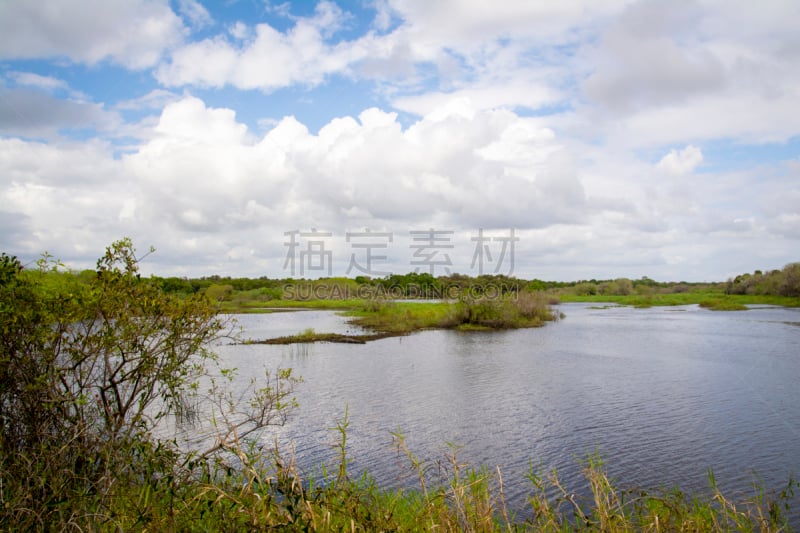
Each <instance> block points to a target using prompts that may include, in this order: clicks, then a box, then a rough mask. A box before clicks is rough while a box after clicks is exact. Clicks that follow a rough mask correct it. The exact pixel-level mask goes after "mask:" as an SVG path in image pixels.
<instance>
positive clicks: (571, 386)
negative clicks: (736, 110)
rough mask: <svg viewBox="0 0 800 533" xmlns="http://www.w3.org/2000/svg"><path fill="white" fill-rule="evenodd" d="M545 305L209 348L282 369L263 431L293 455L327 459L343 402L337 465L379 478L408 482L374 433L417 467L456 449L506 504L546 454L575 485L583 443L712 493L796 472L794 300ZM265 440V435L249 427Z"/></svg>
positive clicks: (235, 360)
mask: <svg viewBox="0 0 800 533" xmlns="http://www.w3.org/2000/svg"><path fill="white" fill-rule="evenodd" d="M596 307H597V306H596V304H594V305H589V304H562V305H560V306H558V308H559V309H560V310H561V311H562V312H563V313H564V314H565V315H566V317H565V318H564V319H563V320H561V321H558V322H554V323H548V324H547V325H546V326H545V327H542V328H536V329H524V330H511V331H498V332H468V333H467V332H464V333H462V332H457V331H447V330H439V331H424V332H418V333H416V334H412V335H409V336H406V337H395V338H387V339H382V340H379V341H374V342H371V343H368V344H365V345H351V344H330V343H321V344H313V345H288V346H286V345H284V346H281V345H235V346H221V347H220V348H219V353H220V355H221V358H222V362H223V364H224V365H227V366H232V367H237V368H238V369H239V376H240V379H243V380H244V379H249V377H250V376H251V375H256V374H260V373H261V371H262V369H263V368H272V369H274V368H276V367H284V368H286V367H291V368H293V369H294V370H295V372H296V373H297V374H299V375H301V376H302V377H303V379H304V382H303V383H302V384H300V385H299V386H298V388H297V390H296V397H297V401H298V402H299V407H298V408H297V409H296V410H295V411H294V412H293V414H292V416H291V418H290V420H289V422H288V423H287V425H286V426H284V427H282V428H280V429H279V430H278V437H279V440H280V442H282V443H283V445H284V446H287V445H288V444H287V443H289V442H290V441H291V442H293V443H294V447H295V453H296V457H297V461H298V464H299V465H301V466H302V467H303V468H304V469H305V470H306V471H307V472H309V473H311V472H313V470H314V465H319V464H320V463H323V462H328V463H330V464H335V463H333V460H334V459H335V457H336V450H335V449H334V445H335V444H336V442H337V435H336V432H334V431H331V430H330V429H329V428H331V427H335V426H336V423H337V421H338V420H341V419H342V418H343V416H344V414H345V410H346V409H347V410H348V413H349V423H350V426H349V431H348V441H347V445H348V453H349V455H350V458H351V459H352V460H353V462H352V463H351V464H350V466H349V468H350V472H351V473H354V474H357V473H359V472H362V471H364V470H367V471H369V472H370V474H371V475H372V476H373V477H374V478H375V479H376V481H377V483H378V484H379V485H381V486H387V487H388V486H399V485H403V484H411V485H412V486H413V483H411V481H410V480H411V477H409V472H408V462H407V461H405V460H403V459H402V458H399V457H398V454H397V452H396V450H395V448H394V447H393V445H392V436H391V432H392V431H397V430H400V431H402V432H403V433H404V434H405V435H406V437H407V443H408V445H409V447H410V448H411V450H412V451H413V452H414V454H415V455H417V456H418V457H419V458H422V459H424V460H426V461H428V462H429V464H431V465H435V464H436V462H437V461H439V460H441V459H443V458H444V457H445V455H446V454H447V452H448V450H449V447H448V444H447V443H452V444H454V445H457V446H458V447H459V451H458V458H459V459H460V460H461V461H464V462H467V463H470V464H473V465H485V466H487V467H489V468H490V469H494V468H495V467H498V466H499V467H500V469H501V471H502V473H503V479H504V482H505V491H506V496H507V498H508V500H509V502H510V504H511V506H512V508H515V509H518V510H519V509H523V508H524V495H525V494H526V492H528V489H529V487H530V486H529V484H528V482H527V481H526V480H525V474H526V473H527V472H528V469H529V467H530V466H533V467H534V468H536V469H543V470H544V471H549V470H551V469H553V468H557V469H558V472H559V477H560V479H561V480H562V482H563V483H564V485H565V486H567V488H570V489H571V490H576V491H578V492H581V490H582V489H581V487H582V486H584V485H585V484H584V483H582V478H581V475H580V464H579V461H580V460H581V459H583V458H585V457H586V455H587V453H591V452H598V453H599V454H600V455H601V456H602V457H603V458H604V459H605V460H606V461H607V464H608V471H609V473H610V474H611V476H612V477H613V478H614V479H615V480H616V481H617V484H618V485H619V486H621V487H624V488H648V489H652V488H658V487H673V486H680V488H681V489H683V490H684V491H685V492H687V493H692V492H697V493H706V492H707V491H708V486H709V485H708V474H707V473H708V470H709V469H712V470H713V472H714V474H715V476H716V479H717V481H718V483H719V486H720V487H721V488H722V489H723V492H724V493H726V495H728V496H731V497H733V498H734V499H736V498H737V497H741V496H742V495H744V494H748V495H749V494H752V490H751V489H752V486H753V484H754V483H755V484H759V485H762V486H764V487H766V488H767V489H768V490H780V489H782V488H783V487H785V485H786V483H787V482H788V481H789V476H790V475H792V474H800V310H798V309H784V308H777V307H756V308H752V309H750V310H748V311H742V312H714V311H708V310H705V309H702V308H699V307H697V306H679V307H654V308H650V309H634V308H630V307H608V308H603V309H599V308H596ZM236 318H237V320H238V321H239V324H240V325H241V326H242V328H243V332H244V335H245V336H246V337H250V338H266V337H276V336H280V335H286V334H291V333H298V332H301V331H303V330H305V329H307V328H314V330H315V331H317V332H338V333H345V332H348V331H350V332H354V331H355V330H356V329H357V328H354V327H353V326H350V325H348V324H347V323H346V321H345V319H344V318H342V317H340V316H338V315H336V314H335V313H333V312H328V311H301V312H292V313H274V314H265V315H239V316H237V317H236ZM265 438H267V439H268V440H269V439H271V438H272V437H270V436H267V437H265Z"/></svg>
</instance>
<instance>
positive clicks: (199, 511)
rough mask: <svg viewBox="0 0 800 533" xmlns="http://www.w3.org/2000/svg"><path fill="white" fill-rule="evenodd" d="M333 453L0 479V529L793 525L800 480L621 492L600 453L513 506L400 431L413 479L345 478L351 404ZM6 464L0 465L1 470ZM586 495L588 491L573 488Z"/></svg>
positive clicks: (499, 488) (241, 456) (227, 457)
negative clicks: (60, 496)
mask: <svg viewBox="0 0 800 533" xmlns="http://www.w3.org/2000/svg"><path fill="white" fill-rule="evenodd" d="M334 430H335V431H336V433H337V434H338V435H339V439H338V443H337V445H336V448H337V451H338V453H337V456H336V458H335V460H334V462H333V463H332V464H329V465H323V468H322V469H321V471H322V473H321V475H320V476H319V477H317V478H313V477H309V476H306V475H304V474H303V471H302V469H301V468H299V467H298V465H297V463H296V461H295V456H294V450H293V449H290V450H289V451H288V452H286V453H284V452H282V451H280V450H279V448H278V445H277V443H275V444H274V446H271V447H258V446H255V445H253V444H252V443H251V444H247V443H245V442H243V441H238V440H234V441H231V442H229V443H228V444H227V445H226V447H225V452H226V453H225V454H224V455H221V456H218V457H217V458H216V459H215V460H214V461H211V462H209V461H198V462H197V463H194V464H192V463H189V464H187V465H185V466H184V467H183V470H181V471H178V470H174V469H173V468H172V467H170V466H168V462H165V463H164V464H163V465H162V467H163V469H162V470H161V471H155V470H154V472H153V475H152V476H149V477H147V478H146V479H139V480H135V479H130V478H127V479H121V480H120V481H119V483H118V484H116V485H115V486H114V487H112V490H113V497H112V498H106V499H104V500H103V501H102V503H101V502H100V500H98V499H97V498H96V497H95V495H92V494H91V493H85V494H71V495H70V497H69V498H68V499H64V500H63V501H61V502H57V503H55V504H54V505H55V506H56V508H57V509H56V512H55V513H54V514H51V515H50V516H49V517H47V520H45V519H44V517H42V516H38V515H37V514H36V512H33V511H32V509H33V508H31V507H27V506H26V505H25V503H24V501H25V498H22V497H20V496H21V494H20V493H21V491H23V492H24V491H25V490H29V489H30V486H29V485H30V483H31V480H22V479H12V478H8V477H6V476H4V475H3V476H2V477H0V480H2V485H0V489H1V490H0V498H2V501H0V510H1V511H0V512H1V513H2V514H0V528H2V529H6V530H8V529H17V530H34V531H35V530H39V531H41V530H48V529H55V530H71V531H88V530H91V531H272V530H280V531H319V532H333V531H453V532H455V531H459V532H460V531H466V532H500V531H505V532H511V531H545V532H566V531H592V532H594V531H607V532H616V531H630V532H634V531H654V532H655V531H767V532H778V531H790V530H791V529H790V525H789V523H788V519H787V518H786V514H785V512H786V510H787V509H788V504H789V502H790V501H791V500H792V499H793V496H794V492H793V490H794V489H795V488H798V484H796V483H793V482H791V481H790V482H789V484H788V486H787V487H786V489H785V490H783V491H782V492H780V493H777V494H767V493H765V492H764V491H763V490H757V491H755V493H754V494H753V496H752V497H750V498H749V499H746V500H743V501H740V502H733V501H731V500H729V499H728V498H727V497H725V496H724V495H723V494H722V493H721V492H720V490H719V489H718V488H717V486H716V482H715V479H714V477H713V475H709V483H710V489H711V492H710V494H711V495H710V497H707V498H705V499H702V498H699V497H687V496H686V495H684V494H683V493H681V492H680V491H678V490H673V491H666V492H665V491H654V492H644V491H626V490H621V489H620V488H618V487H617V486H615V484H614V483H612V482H611V480H610V479H609V477H608V474H607V472H606V467H605V464H604V463H603V461H602V460H601V459H600V458H599V457H598V456H596V455H590V456H588V457H587V458H586V459H585V460H584V461H583V463H582V469H583V480H584V484H583V485H582V486H578V487H565V486H564V485H563V484H562V482H561V480H560V479H559V477H558V475H557V473H556V472H555V471H553V472H546V473H542V472H537V471H534V470H533V469H530V471H529V473H528V480H529V483H530V485H529V490H528V495H527V499H526V502H527V504H526V505H525V507H523V508H522V509H518V510H517V512H516V513H515V512H512V511H510V510H509V506H508V502H507V501H506V496H505V489H504V484H503V477H502V473H501V471H500V469H499V468H495V469H489V468H487V467H473V466H470V465H465V464H463V463H462V462H461V461H460V459H459V457H458V448H457V447H451V450H450V452H449V453H448V455H447V457H446V458H445V460H444V461H425V460H422V459H420V458H418V457H416V456H415V455H414V454H413V453H412V451H411V450H410V449H409V448H408V446H407V444H406V440H405V437H404V436H403V435H402V434H401V433H394V434H393V437H394V440H395V445H396V448H397V450H398V452H399V453H400V454H401V457H405V459H406V462H407V465H408V468H409V470H410V471H411V472H412V473H413V474H414V476H415V478H416V479H417V482H416V486H412V487H410V488H404V489H395V490H393V489H382V488H379V487H378V486H377V485H376V484H375V482H374V480H373V479H372V478H370V476H369V475H367V474H361V475H358V476H352V473H351V472H350V470H349V465H350V457H349V456H348V450H347V431H348V420H347V414H346V413H345V417H344V419H343V420H341V421H339V422H338V423H337V425H336V428H334ZM0 473H2V474H5V473H6V472H2V471H0ZM578 494H584V495H586V496H578Z"/></svg>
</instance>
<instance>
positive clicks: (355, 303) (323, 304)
mask: <svg viewBox="0 0 800 533" xmlns="http://www.w3.org/2000/svg"><path fill="white" fill-rule="evenodd" d="M365 305H367V300H359V299H349V300H237V301H222V302H219V306H218V309H219V310H220V312H222V313H231V314H235V313H272V312H274V311H275V310H276V309H333V310H348V309H358V308H361V307H364V306H365Z"/></svg>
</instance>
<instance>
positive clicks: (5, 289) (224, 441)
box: [0, 239, 296, 530]
mask: <svg viewBox="0 0 800 533" xmlns="http://www.w3.org/2000/svg"><path fill="white" fill-rule="evenodd" d="M58 270H59V264H58V263H56V262H54V261H52V259H51V258H50V257H47V256H46V257H45V258H43V260H42V261H40V263H39V269H38V270H35V271H24V270H23V269H22V266H21V264H20V263H19V261H18V260H17V259H16V258H14V257H9V256H7V255H5V254H3V255H2V256H1V257H0V310H2V314H0V499H2V502H0V504H1V505H2V515H0V529H11V528H14V529H22V530H27V529H34V530H36V529H38V530H46V529H47V530H49V529H63V528H69V529H85V526H86V525H87V524H89V525H90V526H91V527H92V528H93V527H101V528H108V529H120V528H121V529H128V527H123V526H122V524H123V523H127V526H130V527H140V524H142V523H145V522H146V521H147V518H146V515H147V513H148V512H149V511H148V508H149V507H150V506H151V505H154V504H156V502H151V500H150V498H151V497H154V498H156V499H158V500H159V501H158V503H157V504H158V505H160V506H161V509H160V510H159V512H166V511H169V512H172V511H174V507H175V506H179V505H182V502H180V500H176V499H174V496H175V495H177V494H182V493H183V492H182V491H183V490H184V487H185V486H186V485H187V483H188V484H189V485H191V484H193V483H197V482H198V480H199V479H203V477H205V478H209V476H211V475H212V473H213V475H217V473H219V471H220V468H221V465H223V464H224V463H223V461H224V460H225V457H226V456H229V455H230V452H231V451H232V450H233V448H232V446H233V444H232V443H237V444H238V443H240V442H242V439H243V438H245V437H247V436H248V435H250V434H255V433H256V432H257V431H258V430H259V429H261V428H263V427H265V426H268V425H270V424H274V423H280V422H282V421H283V420H284V419H285V416H286V412H287V410H288V409H289V408H290V407H291V406H292V400H291V392H292V387H293V385H294V383H295V382H296V380H295V379H294V378H293V377H292V375H291V372H290V371H279V372H277V373H276V374H273V375H269V374H268V375H267V376H266V380H265V382H264V383H262V384H260V385H261V386H259V385H258V384H255V383H254V384H253V387H252V391H251V392H252V395H251V397H250V398H249V399H248V401H247V402H246V403H244V404H240V403H237V402H233V401H230V397H229V395H228V393H227V392H226V390H225V389H224V387H223V386H222V385H220V384H217V383H216V382H215V378H214V375H222V376H226V375H230V372H228V371H225V370H224V369H222V370H219V371H218V372H214V373H211V372H210V370H211V366H213V365H214V363H215V361H216V358H215V356H214V354H213V353H211V352H209V351H208V346H209V344H210V343H211V342H212V341H214V340H216V339H219V338H220V337H221V336H223V335H225V334H226V331H225V327H226V324H225V322H224V321H223V320H221V319H220V318H219V316H218V315H217V313H216V311H215V309H213V307H212V306H211V305H210V304H209V302H208V300H207V299H206V298H205V297H204V296H192V297H189V298H185V299H184V298H177V297H174V296H169V295H166V294H164V293H163V291H162V290H161V289H160V288H159V287H158V285H157V284H155V283H152V282H150V281H149V280H142V279H140V277H139V275H138V261H137V259H136V256H135V254H134V249H133V247H132V245H131V243H130V241H129V240H127V239H126V240H122V241H119V242H116V243H114V244H113V245H112V246H111V247H109V248H108V249H107V250H106V253H105V255H104V256H103V257H101V258H100V260H99V261H98V262H97V270H96V271H95V272H94V274H92V275H90V276H87V275H81V276H65V275H61V274H60V273H59V272H58ZM201 380H203V381H202V382H203V383H205V386H206V387H207V391H201V390H200V388H199V384H200V383H201ZM202 401H208V402H213V405H214V407H213V408H214V411H215V414H216V417H217V425H216V428H217V433H216V435H215V443H214V444H212V445H210V446H209V448H208V449H207V450H205V451H202V452H201V451H196V450H195V451H192V452H186V451H184V450H182V449H181V448H180V447H179V446H178V444H177V442H176V441H175V440H174V439H172V440H170V439H156V438H155V437H154V434H155V433H156V432H157V430H158V428H159V424H162V423H164V422H167V421H168V417H169V416H171V415H172V416H178V417H186V416H189V415H191V413H192V412H194V413H196V412H198V407H197V406H198V405H199V404H200V403H201V402H202ZM131 495H136V497H137V498H139V500H138V501H137V500H135V499H132V497H131ZM120 505H121V506H120ZM143 521H144V522H143ZM137 524H139V526H137Z"/></svg>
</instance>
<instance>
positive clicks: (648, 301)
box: [558, 292, 800, 310]
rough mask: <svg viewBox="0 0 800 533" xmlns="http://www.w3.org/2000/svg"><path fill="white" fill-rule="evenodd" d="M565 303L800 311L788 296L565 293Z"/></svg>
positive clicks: (798, 304) (797, 302) (799, 304)
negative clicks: (764, 307)
mask: <svg viewBox="0 0 800 533" xmlns="http://www.w3.org/2000/svg"><path fill="white" fill-rule="evenodd" d="M558 297H559V299H560V300H561V301H562V302H590V303H614V304H618V305H630V306H634V307H652V306H672V305H693V304H694V305H701V304H703V303H706V304H710V303H711V302H714V303H713V305H707V306H704V307H709V308H710V309H714V310H732V309H734V308H735V309H746V307H745V306H746V305H778V306H783V307H800V298H791V297H788V296H762V295H751V294H724V293H719V292H681V293H666V294H662V293H655V294H648V295H642V294H631V295H627V296H619V295H604V294H593V295H576V294H569V293H562V294H559V295H558Z"/></svg>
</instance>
